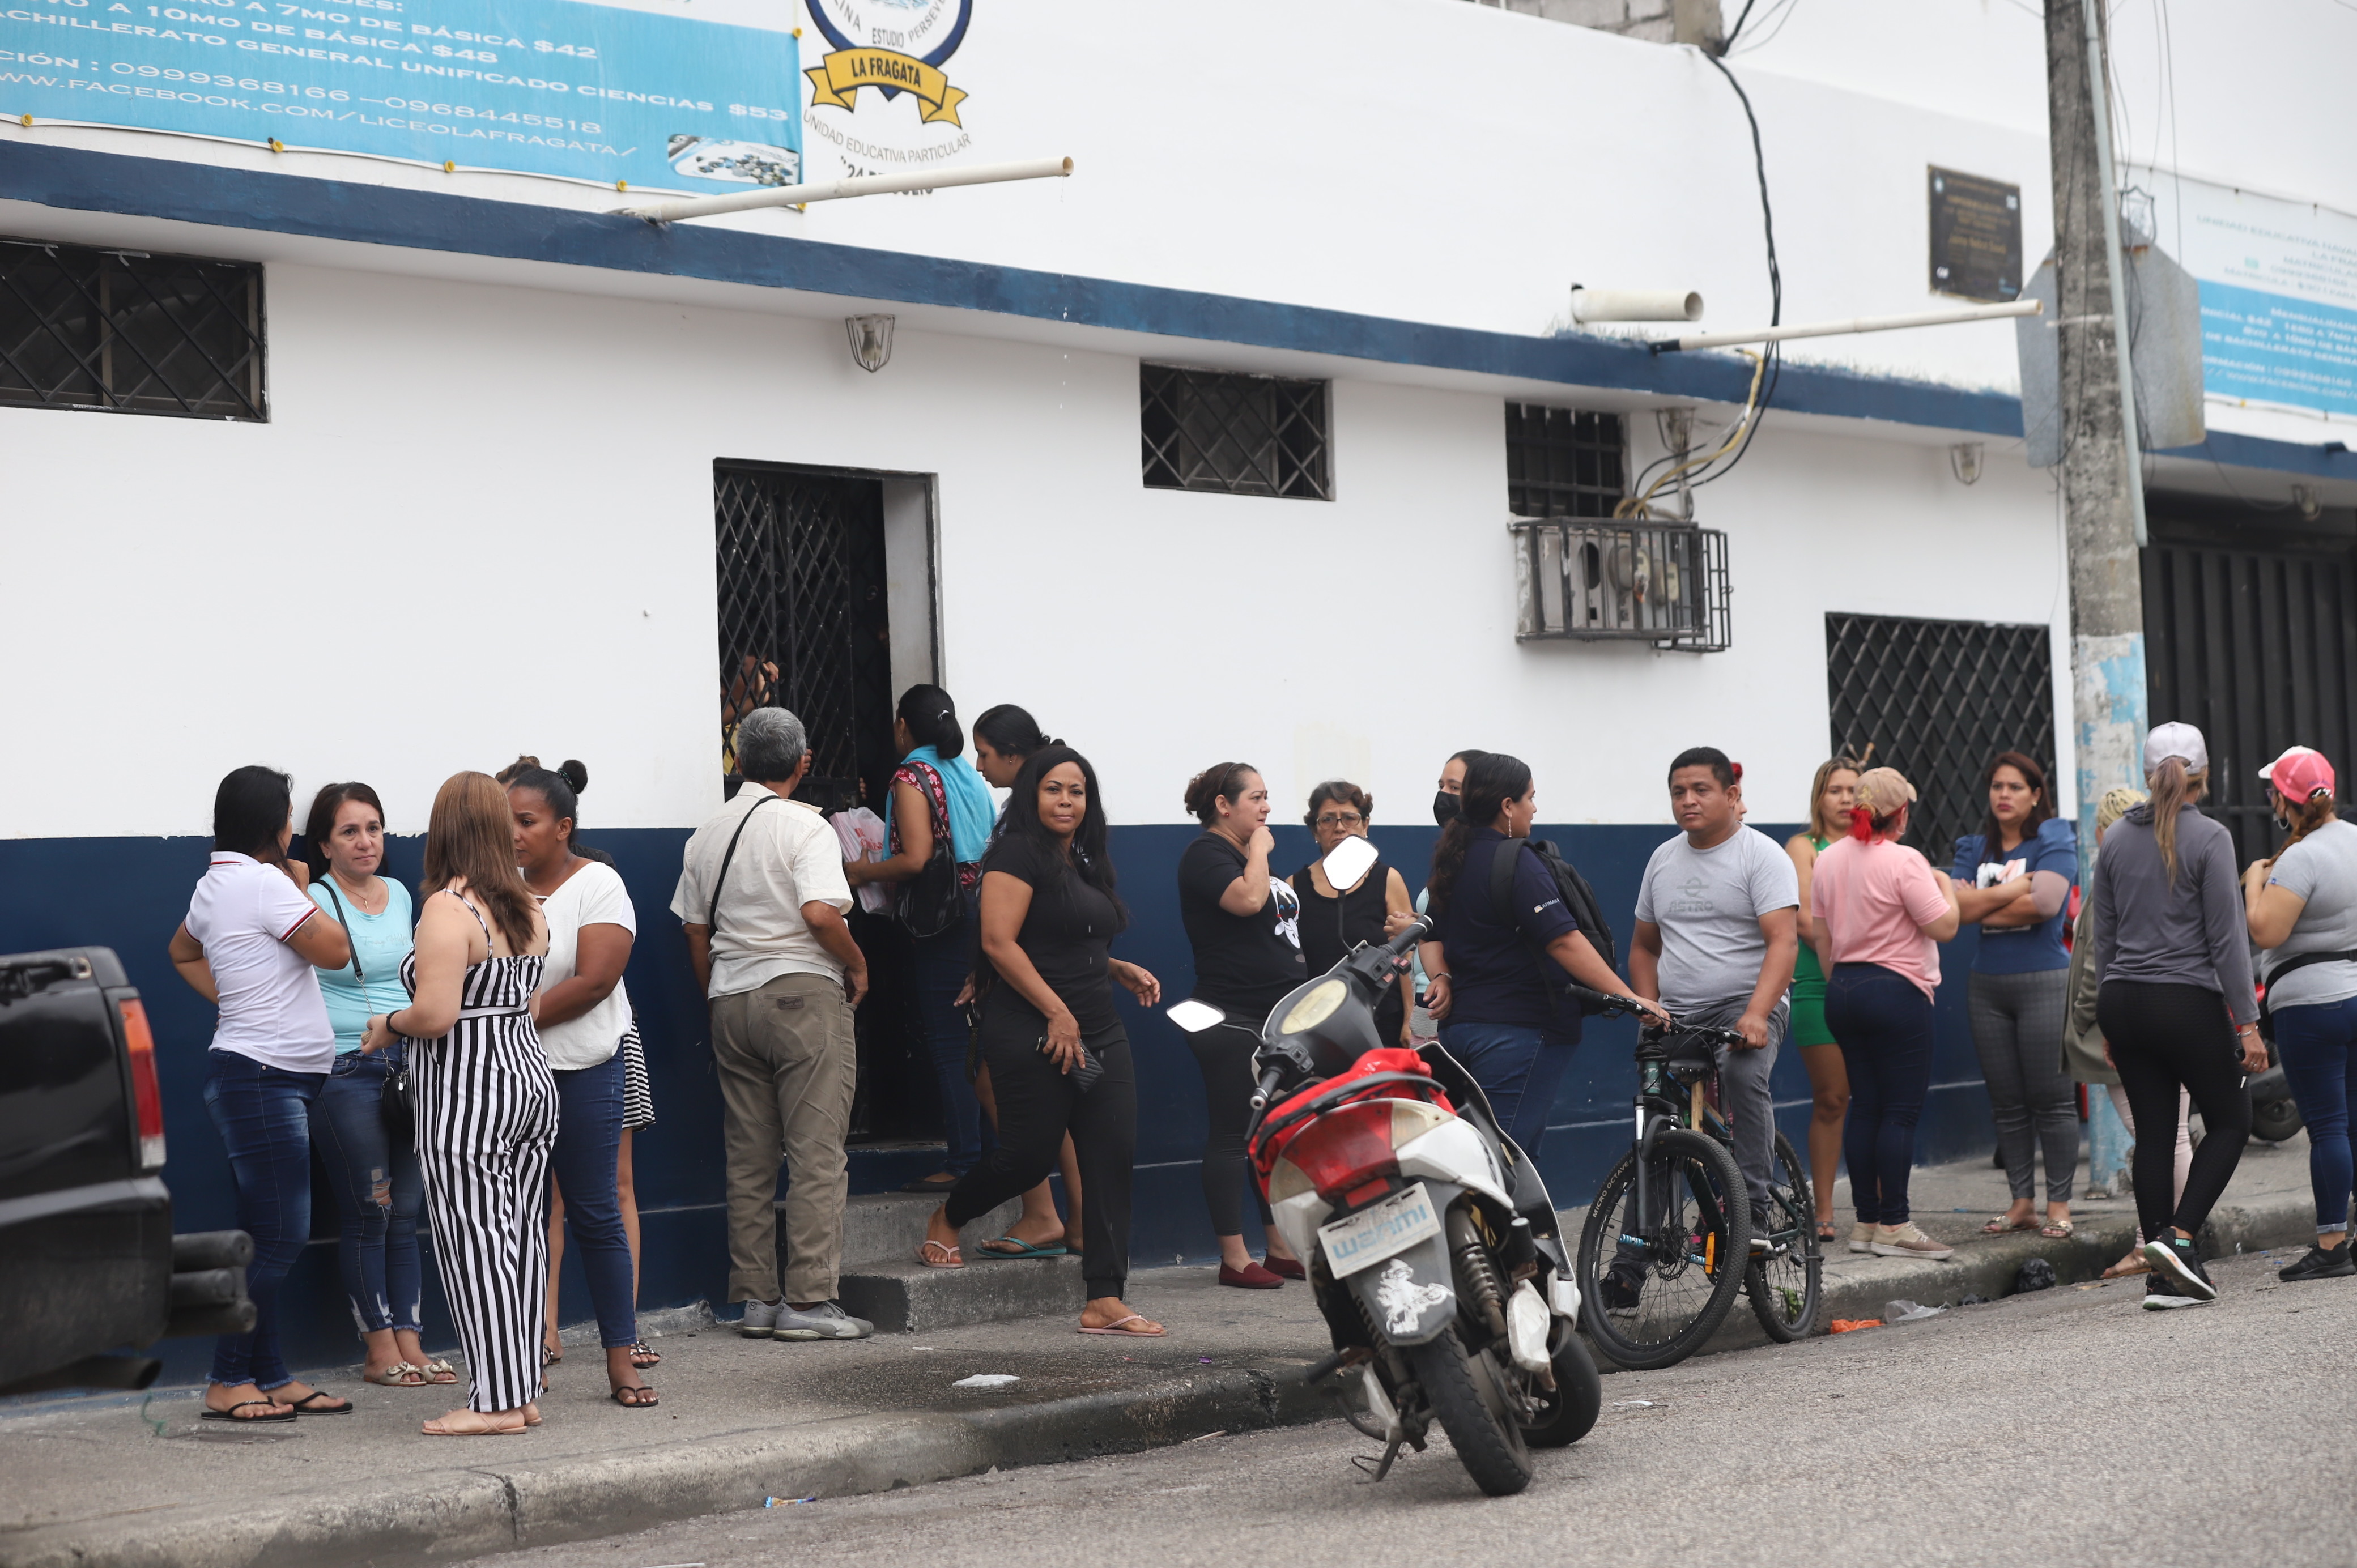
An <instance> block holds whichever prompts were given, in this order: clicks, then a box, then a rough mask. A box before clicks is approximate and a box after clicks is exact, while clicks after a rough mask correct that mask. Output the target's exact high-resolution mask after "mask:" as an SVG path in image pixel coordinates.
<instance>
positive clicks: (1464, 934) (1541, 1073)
mask: <svg viewBox="0 0 2357 1568" xmlns="http://www.w3.org/2000/svg"><path fill="white" fill-rule="evenodd" d="M1538 811H1539V808H1538V786H1537V785H1536V784H1534V783H1533V782H1532V780H1531V770H1530V768H1529V767H1528V766H1527V765H1526V764H1524V763H1523V761H1522V759H1521V758H1519V757H1509V756H1507V755H1506V754H1505V753H1504V752H1501V751H1492V752H1485V753H1483V754H1482V755H1481V756H1480V757H1478V758H1476V759H1475V760H1474V762H1473V763H1472V765H1471V766H1470V767H1469V768H1467V769H1466V770H1465V787H1464V792H1463V795H1462V797H1461V806H1460V810H1459V811H1458V815H1457V817H1456V818H1455V820H1453V821H1452V822H1450V823H1449V824H1448V826H1447V827H1446V828H1444V829H1442V830H1441V833H1440V842H1439V843H1437V844H1436V845H1435V846H1434V847H1433V851H1432V880H1431V882H1430V883H1429V884H1428V886H1427V889H1426V890H1427V891H1428V892H1429V893H1430V894H1431V896H1432V897H1431V904H1432V911H1433V914H1434V916H1435V918H1436V921H1437V924H1436V925H1435V926H1434V928H1433V931H1432V935H1431V937H1430V938H1429V939H1428V940H1426V941H1425V942H1424V943H1423V944H1422V947H1423V957H1424V970H1425V973H1426V976H1427V979H1426V989H1425V1004H1426V1007H1427V1008H1428V1009H1429V1010H1430V1011H1431V1014H1432V1015H1433V1016H1434V1017H1435V1018H1436V1019H1437V1020H1439V1023H1440V1043H1441V1044H1442V1045H1443V1046H1444V1047H1447V1048H1448V1054H1449V1055H1450V1056H1452V1057H1454V1058H1457V1060H1458V1062H1459V1063H1461V1064H1462V1065H1463V1066H1464V1068H1465V1069H1466V1070H1467V1071H1468V1072H1469V1073H1471V1074H1472V1075H1473V1079H1474V1081H1475V1082H1477V1083H1479V1084H1480V1086H1481V1091H1482V1093H1484V1094H1485V1095H1487V1096H1488V1097H1489V1100H1490V1108H1491V1111H1492V1112H1495V1113H1496V1115H1497V1118H1498V1122H1499V1124H1500V1125H1501V1127H1503V1128H1504V1129H1505V1132H1506V1135H1507V1136H1508V1137H1510V1138H1512V1139H1513V1141H1514V1142H1515V1144H1518V1145H1519V1146H1520V1147H1521V1148H1522V1150H1523V1153H1524V1154H1526V1155H1530V1156H1531V1157H1533V1158H1534V1159H1535V1158H1536V1157H1537V1156H1538V1150H1539V1141H1540V1139H1542V1138H1543V1137H1544V1136H1545V1134H1546V1119H1547V1114H1548V1112H1551V1111H1553V1110H1554V1109H1555V1090H1556V1088H1557V1087H1558V1086H1559V1085H1560V1084H1561V1083H1562V1081H1563V1074H1564V1069H1566V1067H1568V1066H1569V1065H1570V1063H1571V1052H1572V1047H1575V1046H1577V1045H1578V1044H1579V1026H1580V1012H1579V1004H1578V1003H1577V1002H1576V1001H1574V1000H1573V999H1572V998H1571V997H1570V996H1569V995H1568V994H1567V993H1566V991H1565V989H1564V985H1563V976H1564V975H1566V974H1568V975H1569V976H1570V977H1571V978H1572V979H1573V980H1576V981H1577V982H1578V983H1580V984H1582V985H1585V986H1587V987H1588V988H1589V989H1591V990H1595V991H1602V992H1606V993H1620V992H1621V991H1623V990H1624V989H1625V987H1624V986H1623V985H1622V984H1621V982H1620V976H1619V975H1617V974H1615V973H1613V972H1612V969H1611V966H1610V965H1609V964H1607V963H1606V962H1605V961H1604V960H1603V958H1602V957H1601V956H1600V955H1599V954H1598V952H1597V950H1596V949H1595V948H1594V947H1592V946H1590V945H1589V943H1588V940H1587V938H1586V937H1585V936H1583V935H1581V934H1580V929H1579V922H1578V921H1577V920H1576V919H1574V918H1572V915H1571V912H1570V911H1569V910H1568V909H1566V908H1564V902H1563V896H1562V895H1561V894H1560V893H1559V892H1558V891H1556V888H1555V878H1554V876H1553V875H1550V874H1549V873H1548V871H1547V869H1546V867H1545V866H1544V865H1541V864H1540V862H1539V859H1538V856H1537V855H1535V854H1532V853H1531V849H1530V846H1529V844H1528V843H1524V842H1523V841H1525V840H1527V839H1528V838H1529V837H1530V836H1531V824H1532V823H1533V822H1536V821H1537V820H1538ZM1501 854H1504V855H1511V856H1512V857H1513V858H1514V865H1513V869H1512V872H1511V873H1510V874H1509V875H1510V877H1511V881H1509V882H1508V884H1507V895H1508V896H1507V897H1504V898H1500V897H1496V896H1495V894H1494V893H1493V892H1492V883H1493V880H1494V878H1493V875H1492V865H1493V862H1494V861H1495V860H1496V858H1497V857H1498V856H1499V855H1501ZM1652 1015H1653V1016H1659V1015H1658V1014H1657V1013H1656V1014H1652ZM1663 1021H1664V1022H1666V1020H1663Z"/></svg>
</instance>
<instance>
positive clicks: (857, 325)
mask: <svg viewBox="0 0 2357 1568" xmlns="http://www.w3.org/2000/svg"><path fill="white" fill-rule="evenodd" d="M843 330H844V332H845V335H847V336H848V337H849V338H850V339H851V359H852V362H853V363H855V364H856V365H857V366H858V367H859V368H860V369H861V370H863V371H866V372H867V373H868V374H869V375H871V376H872V375H874V374H875V373H876V372H877V371H880V370H882V369H883V368H884V366H885V363H886V362H887V361H888V360H890V359H891V358H892V317H888V316H846V317H844V318H843Z"/></svg>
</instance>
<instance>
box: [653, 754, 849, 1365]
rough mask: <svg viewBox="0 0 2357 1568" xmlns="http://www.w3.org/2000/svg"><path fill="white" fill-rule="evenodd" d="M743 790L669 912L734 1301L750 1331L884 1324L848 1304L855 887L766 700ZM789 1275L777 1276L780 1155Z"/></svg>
mask: <svg viewBox="0 0 2357 1568" xmlns="http://www.w3.org/2000/svg"><path fill="white" fill-rule="evenodd" d="M736 750H737V768H738V769H739V771H741V772H742V773H743V774H744V776H745V779H746V783H745V787H744V788H743V789H739V790H738V791H737V798H736V799H735V800H731V801H729V802H728V803H727V804H726V805H725V806H723V807H721V808H720V810H719V811H717V812H716V813H715V814H714V816H713V817H712V819H711V820H710V821H709V822H705V824H704V825H703V826H702V827H700V828H698V829H696V830H695V836H694V838H691V839H689V840H688V841H687V853H686V857H685V863H684V865H683V867H682V869H681V872H680V877H679V890H678V892H676V893H675V894H673V896H672V901H671V908H672V913H673V914H674V915H677V916H678V917H679V918H680V919H681V921H682V922H683V924H684V925H685V927H686V929H687V951H688V958H689V960H690V961H692V962H693V963H694V965H695V978H696V981H697V983H699V984H701V985H702V986H703V987H704V991H705V996H707V997H708V998H709V999H710V1001H711V1006H712V1061H713V1066H714V1069H715V1070H716V1074H717V1076H718V1078H719V1080H720V1102H721V1131H722V1141H723V1144H724V1145H725V1147H726V1155H727V1166H728V1266H729V1273H728V1299H729V1300H731V1301H741V1302H743V1303H744V1304H745V1317H744V1321H743V1324H742V1325H741V1326H740V1327H739V1330H738V1332H740V1333H742V1334H744V1335H746V1336H748V1337H752V1338H778V1339H860V1338H865V1337H866V1336H868V1335H870V1334H873V1333H874V1332H875V1331H876V1329H875V1326H874V1325H873V1324H871V1323H868V1322H866V1320H864V1319H861V1318H857V1317H854V1316H851V1315H850V1314H849V1313H847V1312H845V1311H844V1310H843V1308H842V1306H841V1305H838V1304H837V1303H836V1302H835V1300H834V1295H835V1291H836V1289H837V1286H838V1283H839V1282H838V1275H839V1274H840V1273H841V1271H842V1266H843V1205H844V1199H845V1197H846V1196H847V1195H848V1193H849V1191H850V1185H851V1184H850V1176H849V1173H848V1169H847V1167H846V1165H845V1160H844V1152H843V1144H844V1138H845V1134H846V1133H848V1132H849V1130H850V1126H851V1101H852V1094H853V1090H855V1088H856V1085H857V1081H858V1058H857V1053H856V1050H855V1048H854V1047H853V1043H852V1032H851V1015H852V1009H853V1008H855V1007H856V1006H858V1005H859V999H860V997H862V996H864V995H866V992H867V960H866V958H865V957H864V956H863V955H862V954H861V953H860V950H859V945H858V944H857V943H856V942H855V941H853V940H851V929H850V927H848V926H847V925H845V923H844V918H843V917H844V912H845V910H847V909H849V908H851V888H850V886H849V885H848V884H847V883H846V882H845V880H844V876H843V851H842V849H841V847H840V846H839V845H838V844H837V843H836V841H835V836H834V830H833V829H832V828H830V827H828V826H827V823H826V819H825V818H824V817H823V816H821V815H820V814H819V812H818V811H816V810H815V809H814V808H813V807H810V806H806V805H803V804H802V802H801V801H799V800H793V799H791V797H792V795H793V792H794V789H796V787H797V786H799V785H800V784H801V783H802V779H803V777H804V776H805V775H807V774H808V773H809V772H810V742H809V739H808V737H807V736H805V735H804V734H803V732H802V721H801V720H800V719H798V718H796V717H794V715H793V714H790V713H788V712H786V710H785V709H783V708H755V709H754V710H753V711H752V712H750V713H748V714H746V715H745V716H744V718H743V719H742V720H741V721H739V723H738V724H737V737H736ZM780 1149H782V1150H783V1151H784V1155H785V1165H786V1175H787V1185H786V1201H785V1210H786V1271H785V1276H784V1280H783V1288H782V1290H780V1278H779V1273H778V1223H777V1214H776V1209H775V1208H774V1205H775V1202H776V1197H777V1190H778V1160H779V1151H780Z"/></svg>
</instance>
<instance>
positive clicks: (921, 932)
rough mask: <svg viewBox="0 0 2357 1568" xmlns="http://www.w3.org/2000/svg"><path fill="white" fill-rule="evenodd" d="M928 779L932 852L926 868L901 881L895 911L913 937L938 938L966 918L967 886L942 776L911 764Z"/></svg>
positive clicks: (921, 766)
mask: <svg viewBox="0 0 2357 1568" xmlns="http://www.w3.org/2000/svg"><path fill="white" fill-rule="evenodd" d="M909 767H910V768H914V769H916V770H917V771H918V772H919V773H920V774H922V775H923V776H924V778H925V780H926V789H925V791H924V792H925V796H926V809H927V811H928V812H929V813H930V814H931V818H932V827H933V853H932V854H931V855H928V856H927V857H926V859H925V864H924V867H923V869H921V870H920V871H919V872H918V873H917V875H914V876H912V877H910V878H909V880H908V881H906V882H903V883H902V884H900V886H899V890H898V891H897V892H896V893H894V895H893V897H892V913H893V915H894V916H895V917H896V918H898V919H899V922H900V924H901V925H902V926H904V927H906V928H907V929H908V932H909V935H910V936H912V937H938V936H940V935H941V934H942V932H944V931H946V930H948V929H950V928H951V927H952V926H954V925H956V924H957V923H958V921H960V920H961V919H963V918H965V889H964V888H963V886H961V885H960V879H959V876H958V862H957V846H956V845H955V844H954V843H952V842H951V838H950V821H949V818H950V810H949V800H948V798H947V796H946V795H945V793H944V792H943V790H942V776H941V775H940V774H939V773H936V772H935V771H934V770H933V769H931V768H928V767H926V766H925V765H924V764H923V763H921V762H912V763H910V764H909Z"/></svg>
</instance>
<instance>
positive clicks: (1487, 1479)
mask: <svg viewBox="0 0 2357 1568" xmlns="http://www.w3.org/2000/svg"><path fill="white" fill-rule="evenodd" d="M1405 1349H1406V1352H1407V1359H1408V1365H1409V1366H1410V1367H1412V1368H1414V1369H1415V1380H1416V1382H1417V1383H1418V1384H1419V1385H1420V1386H1422V1388H1423V1390H1424V1397H1425V1400H1426V1402H1427V1403H1429V1404H1430V1405H1431V1406H1432V1412H1433V1413H1434V1414H1435V1415H1437V1416H1438V1417H1439V1418H1440V1429H1441V1430H1442V1431H1443V1432H1446V1433H1447V1434H1448V1442H1449V1444H1450V1446H1452V1447H1454V1448H1455V1449H1456V1450H1457V1457H1458V1459H1459V1460H1461V1461H1463V1463H1464V1466H1465V1470H1466V1473H1467V1474H1468V1475H1469V1476H1471V1477H1473V1484H1474V1485H1475V1486H1477V1487H1480V1488H1481V1489H1482V1490H1483V1491H1484V1492H1486V1493H1488V1494H1489V1495H1490V1496H1491V1497H1493V1498H1505V1497H1512V1495H1513V1494H1515V1493H1516V1492H1519V1491H1521V1490H1522V1489H1523V1487H1527V1486H1529V1485H1530V1484H1531V1450H1530V1444H1527V1443H1526V1442H1524V1441H1523V1429H1522V1427H1521V1426H1520V1425H1519V1424H1517V1423H1516V1422H1515V1420H1514V1415H1513V1410H1512V1406H1511V1405H1509V1404H1508V1403H1507V1402H1506V1385H1505V1380H1504V1379H1503V1378H1502V1377H1501V1376H1500V1375H1499V1372H1498V1363H1497V1362H1496V1361H1495V1360H1494V1359H1492V1358H1491V1353H1490V1352H1489V1351H1486V1350H1485V1351H1482V1352H1480V1353H1479V1354H1473V1353H1469V1352H1468V1351H1467V1350H1466V1348H1465V1341H1464V1340H1462V1339H1460V1338H1458V1337H1457V1326H1456V1325H1455V1324H1453V1323H1452V1324H1450V1325H1449V1326H1448V1327H1447V1328H1444V1329H1442V1330H1441V1332H1440V1336H1439V1337H1438V1338H1436V1339H1432V1340H1428V1341H1426V1343H1424V1344H1422V1345H1411V1346H1407V1347H1405Z"/></svg>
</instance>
